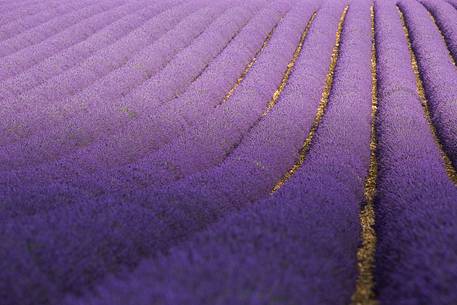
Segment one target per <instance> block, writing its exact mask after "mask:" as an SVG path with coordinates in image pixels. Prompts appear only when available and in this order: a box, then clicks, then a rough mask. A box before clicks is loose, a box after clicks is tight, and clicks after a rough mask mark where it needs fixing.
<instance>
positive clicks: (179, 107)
mask: <svg viewBox="0 0 457 305" xmlns="http://www.w3.org/2000/svg"><path fill="white" fill-rule="evenodd" d="M289 5H290V4H289V3H288V2H287V1H282V2H278V3H273V4H272V5H271V6H270V7H267V8H266V9H264V10H263V11H262V12H260V13H259V14H258V15H257V16H256V17H254V18H253V19H252V20H251V22H250V23H249V24H248V25H247V26H246V27H244V28H243V30H242V31H241V32H240V33H239V34H238V35H237V36H236V37H235V39H234V40H233V41H232V42H231V43H230V44H229V45H228V46H227V47H226V48H225V49H224V50H223V51H222V52H221V53H220V54H219V55H218V56H217V57H216V58H215V59H214V61H212V62H211V63H210V64H209V65H208V67H207V68H205V70H204V71H203V73H202V74H201V75H200V76H199V77H198V78H197V79H195V80H194V81H193V82H192V83H191V84H190V85H189V86H188V87H187V88H186V89H185V91H184V92H183V93H182V94H181V95H180V96H178V97H176V98H174V99H171V100H170V101H167V102H165V103H164V104H163V105H162V106H160V107H158V109H157V110H156V111H150V112H145V115H142V113H141V112H138V113H139V115H138V116H137V117H136V118H135V119H134V120H132V121H131V122H129V124H126V125H125V127H123V128H122V129H120V130H116V131H115V133H114V134H109V133H104V134H101V137H99V138H98V139H97V141H96V143H95V144H94V145H91V146H90V147H88V148H85V149H84V150H80V151H78V152H77V153H76V154H75V155H76V158H78V159H90V160H91V161H90V162H91V163H97V161H96V160H92V159H96V158H97V159H100V162H101V163H100V164H99V165H98V167H99V168H102V166H103V165H104V164H105V163H106V161H107V160H108V159H110V160H111V161H110V163H109V166H113V165H119V164H125V163H127V162H132V161H133V160H136V159H138V158H139V157H142V156H144V155H145V154H147V153H149V152H150V151H151V150H156V149H158V148H160V147H162V146H164V145H165V144H167V143H170V142H171V141H173V140H174V139H175V138H176V137H177V136H179V135H180V134H182V132H183V130H182V128H181V126H180V123H179V121H183V120H185V121H186V122H187V123H188V124H189V125H188V126H187V128H190V127H191V126H192V125H198V124H193V123H195V122H198V121H201V120H202V119H203V118H204V117H205V116H207V115H208V114H210V113H212V112H213V111H214V107H215V106H217V105H218V104H219V103H220V102H222V101H223V98H224V94H226V93H227V92H228V91H229V90H230V87H229V86H230V85H233V84H234V83H235V82H236V81H237V79H236V77H237V76H239V75H240V74H241V73H242V72H240V70H242V68H243V67H244V66H245V65H246V64H248V62H249V59H251V58H252V56H254V53H255V52H256V49H255V47H257V48H261V45H262V41H264V39H265V38H266V36H267V35H274V32H275V31H274V30H275V29H276V25H277V24H278V22H279V19H280V18H281V17H282V16H283V15H284V14H285V13H286V12H287V11H288V9H289ZM272 29H273V30H272ZM269 31H271V32H270V33H269ZM268 42H269V41H268ZM265 47H268V44H267V45H265ZM263 50H264V49H262V50H261V51H262V52H261V53H259V54H258V55H260V56H262V53H263ZM240 55H241V56H240ZM256 60H257V59H256ZM235 61H236V63H235ZM253 67H255V63H254V66H253ZM229 73H231V75H230V74H229ZM248 73H250V71H249V72H248ZM243 82H244V79H243ZM205 97H208V98H205ZM171 114H173V115H171ZM184 118H185V119H184ZM73 157H74V156H73Z"/></svg>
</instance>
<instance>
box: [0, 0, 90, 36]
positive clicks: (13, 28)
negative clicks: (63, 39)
mask: <svg viewBox="0 0 457 305" xmlns="http://www.w3.org/2000/svg"><path fill="white" fill-rule="evenodd" d="M88 4H90V2H89V1H78V2H70V3H64V4H61V5H49V6H48V7H47V8H46V9H44V10H41V11H38V13H36V14H32V15H29V16H26V17H24V18H20V19H19V20H15V21H13V22H9V23H7V24H5V25H2V26H0V41H1V40H5V39H9V38H11V37H13V36H15V35H18V34H20V33H22V32H24V31H26V30H29V29H31V28H33V27H36V26H39V25H41V24H43V23H46V22H48V21H50V20H53V19H54V18H57V17H58V16H60V15H63V14H67V13H70V12H72V11H76V10H78V9H81V8H83V7H85V6H87V5H88Z"/></svg>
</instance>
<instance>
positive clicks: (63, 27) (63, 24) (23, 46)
mask: <svg viewBox="0 0 457 305" xmlns="http://www.w3.org/2000/svg"><path fill="white" fill-rule="evenodd" d="M122 7H123V6H122V5H121V3H120V2H119V1H118V2H116V1H111V0H109V1H108V0H106V1H102V2H101V3H100V4H94V5H90V6H88V7H84V8H82V9H79V10H77V11H75V12H73V13H69V14H66V15H64V16H60V17H58V18H56V19H55V20H51V21H49V22H48V23H45V24H42V25H41V26H38V27H36V28H33V29H31V30H29V31H26V32H24V33H22V34H20V35H17V36H14V37H11V38H10V39H7V40H4V41H2V42H0V56H1V57H2V60H1V62H0V64H1V67H2V70H3V71H4V73H2V75H1V78H0V79H1V80H3V79H6V78H8V77H11V76H12V75H15V74H14V73H16V74H17V73H19V72H20V71H22V70H21V69H25V68H26V63H27V62H25V63H21V61H20V60H21V56H25V55H26V56H32V55H34V54H33V53H30V51H29V50H34V49H36V50H37V51H39V50H40V47H41V48H45V47H46V46H47V45H49V44H50V43H58V42H59V41H58V40H56V39H59V38H60V39H62V38H65V33H67V34H66V35H67V36H69V33H72V32H70V31H71V30H72V29H75V28H76V29H78V30H80V28H81V26H82V25H83V26H87V25H89V24H86V23H87V22H90V21H91V20H94V19H97V18H98V17H99V15H100V14H102V16H103V15H106V14H107V12H110V13H112V10H115V9H119V8H122ZM108 16H109V15H108ZM111 17H114V16H111ZM91 18H92V19H91ZM88 20H89V21H88ZM102 20H103V19H102ZM107 21H110V20H109V19H108V20H107ZM62 36H63V37H62ZM87 36H89V34H87ZM80 39H81V38H80ZM63 46H65V45H63ZM27 51H29V53H27ZM50 54H52V53H50ZM37 55H38V54H36V55H35V56H37ZM43 58H45V57H43ZM31 59H35V58H34V57H33V56H32V57H31ZM39 59H40V57H38V58H37V59H35V60H36V61H38V60H39ZM14 62H16V64H17V65H18V67H17V70H18V71H15V70H14V69H13V68H14V67H11V65H12V64H13V63H14ZM8 63H9V65H8ZM22 65H24V66H25V67H22Z"/></svg>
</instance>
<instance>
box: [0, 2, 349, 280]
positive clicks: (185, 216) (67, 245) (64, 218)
mask: <svg viewBox="0 0 457 305" xmlns="http://www.w3.org/2000/svg"><path fill="white" fill-rule="evenodd" d="M335 6H336V8H338V7H339V8H340V9H341V6H338V5H335ZM197 191H198V189H197ZM201 195H202V194H201V193H198V192H195V194H193V193H192V192H191V190H189V193H187V194H183V193H182V192H181V193H179V192H175V191H174V189H169V190H168V192H167V191H164V192H162V193H155V194H154V195H150V197H149V198H142V199H141V202H139V203H141V204H143V205H145V206H146V207H148V209H150V210H151V211H152V212H153V213H154V215H157V216H158V217H160V222H159V221H157V220H156V221H152V220H150V221H149V222H147V225H148V226H149V227H150V228H151V230H153V231H152V232H151V231H147V234H146V236H147V240H148V241H150V242H155V244H154V247H151V248H150V249H149V251H150V252H148V254H153V253H158V252H160V251H161V250H165V249H167V248H169V247H170V246H171V245H174V244H176V243H178V242H179V241H181V240H182V239H183V238H184V237H186V236H189V235H190V234H192V233H193V232H197V231H199V230H201V229H203V228H205V227H206V226H207V225H208V223H211V222H214V221H216V220H217V219H218V218H219V217H221V216H222V215H223V214H225V213H228V212H230V211H236V209H237V208H238V207H240V205H234V204H227V202H223V201H221V200H220V199H221V198H220V197H219V196H216V197H212V198H211V197H207V198H205V199H203V198H202V196H201ZM121 206H122V205H119V204H116V203H115V202H102V203H100V204H96V203H92V202H90V203H81V204H79V205H78V206H77V207H75V206H74V207H72V208H71V209H70V208H68V207H62V208H60V209H56V210H54V211H52V212H50V213H49V214H48V216H47V217H28V218H23V219H20V221H16V222H15V223H14V224H13V223H11V224H10V226H11V227H10V228H9V231H10V232H17V229H16V226H18V227H20V228H27V227H31V228H33V230H31V231H33V232H34V233H33V235H34V236H38V237H39V236H43V237H42V238H43V239H39V238H38V237H37V239H39V240H48V241H49V240H50V239H52V238H51V237H50V236H52V235H54V234H56V232H59V231H60V230H59V229H57V228H59V227H63V228H68V229H71V231H65V232H73V237H75V236H76V235H78V234H81V236H87V235H88V234H87V233H85V232H81V231H80V229H79V228H81V229H82V228H85V229H86V230H88V231H89V232H92V234H90V236H87V238H90V239H92V238H94V239H97V240H98V239H102V238H103V237H105V235H104V234H103V233H102V232H103V229H102V228H103V225H105V226H106V222H105V221H102V219H103V218H104V217H108V216H106V215H110V213H108V212H107V211H105V209H106V208H108V209H119V207H121ZM131 206H132V205H130V204H129V205H128V207H131ZM128 210H130V209H127V210H126V211H128ZM126 211H125V212H126ZM125 212H124V213H125ZM143 213H144V214H146V213H145V212H143ZM82 214H85V215H92V216H90V217H88V216H81V215H82ZM75 215H76V216H75ZM93 215H98V216H97V217H95V216H93ZM119 216H120V215H119V214H117V215H116V217H118V218H119ZM68 217H71V218H73V217H74V218H75V219H77V220H75V221H73V220H72V219H68ZM39 219H45V220H43V224H41V223H40V222H39ZM91 219H92V221H91ZM123 219H125V218H123ZM131 221H134V220H133V219H132V220H131ZM46 222H48V224H46ZM59 223H60V224H59ZM73 223H79V224H83V225H73ZM137 223H142V224H143V222H142V221H138V222H137ZM24 224H26V225H24ZM99 224H100V225H99ZM93 225H96V226H97V230H93V227H92V226H93ZM68 226H70V228H69V227H68ZM122 227H123V228H125V230H127V231H126V233H124V234H127V233H128V232H129V230H133V229H130V228H131V226H128V225H125V226H122ZM143 230H145V229H143ZM26 231H29V230H28V229H27V230H26ZM3 232H5V230H3ZM78 232H81V233H78ZM130 232H131V231H130ZM7 233H8V232H6V233H4V235H7ZM62 234H63V235H67V234H68V233H62ZM99 234H100V235H101V236H102V237H99ZM130 234H131V235H128V236H129V238H122V239H119V240H120V241H123V242H125V241H131V240H138V239H137V238H140V237H136V236H135V235H134V234H132V233H130ZM24 235H26V236H30V235H31V234H30V232H26V233H24ZM123 236H125V235H123ZM77 239H78V238H75V239H74V240H75V241H76V240H77ZM34 240H35V238H34ZM56 240H57V241H58V242H62V244H59V245H58V246H57V247H55V246H56V245H55V244H54V242H50V244H51V245H50V246H48V245H47V244H46V243H39V244H38V243H34V242H33V240H32V241H30V240H29V244H33V245H37V246H36V248H37V249H40V250H42V251H43V252H41V251H37V252H39V254H41V255H39V258H43V260H44V262H42V264H43V265H45V266H46V264H51V265H53V266H55V269H53V270H56V271H54V272H56V273H57V274H59V276H60V277H59V278H60V279H64V280H65V279H66V278H68V277H73V276H74V277H75V278H80V274H79V271H78V270H75V273H73V272H71V273H69V272H68V266H75V265H78V266H80V267H82V266H85V267H86V268H95V270H99V268H103V267H104V266H106V265H104V264H106V263H105V260H97V261H96V262H97V263H96V264H94V265H92V266H90V265H89V266H88V264H87V263H84V262H81V261H80V258H79V257H78V253H84V257H85V258H87V261H89V262H90V261H92V260H95V259H96V258H97V253H99V252H100V251H101V250H100V248H99V246H101V247H103V246H104V245H106V243H105V244H103V245H101V244H100V243H92V242H90V243H88V244H89V245H91V247H87V249H81V247H82V248H84V246H82V243H81V241H79V242H78V243H76V242H74V243H71V241H70V240H68V239H65V238H61V237H57V238H56ZM109 242H110V241H108V242H107V243H109ZM13 243H18V244H19V245H20V244H21V243H22V241H21V238H15V239H14V241H13ZM84 244H85V243H84ZM94 245H95V246H94ZM108 246H109V247H112V245H108ZM16 247H20V246H17V245H12V246H10V247H9V248H10V249H14V248H16ZM74 247H79V249H80V250H78V249H77V248H74ZM123 247H124V249H127V250H128V249H130V248H129V247H127V246H123ZM56 249H61V250H56ZM63 249H66V250H63ZM60 251H64V253H71V254H74V256H66V261H65V264H58V265H56V264H54V262H55V260H56V258H58V257H61V255H59V254H60ZM79 251H81V252H79ZM105 251H108V250H105ZM11 252H13V251H11ZM44 252H45V253H44ZM109 253H110V254H111V255H112V257H114V258H113V259H117V257H118V255H119V253H118V252H115V251H109ZM14 256H15V255H14V253H13V254H12V257H14ZM61 259H62V258H61ZM5 260H6V261H7V262H8V264H7V266H14V268H18V267H17V266H18V264H19V265H20V264H21V263H23V262H27V263H28V264H29V265H28V266H21V267H20V268H24V269H26V270H33V266H32V265H33V261H32V260H30V259H26V258H25V259H24V260H23V262H19V263H18V262H17V261H18V260H17V261H14V262H11V258H10V257H7V258H6V259H5ZM73 270H74V269H73ZM92 270H94V269H92ZM86 273H87V269H86ZM36 278H37V279H38V280H41V279H39V277H36ZM4 282H7V281H4ZM44 283H45V282H44ZM64 283H65V281H64Z"/></svg>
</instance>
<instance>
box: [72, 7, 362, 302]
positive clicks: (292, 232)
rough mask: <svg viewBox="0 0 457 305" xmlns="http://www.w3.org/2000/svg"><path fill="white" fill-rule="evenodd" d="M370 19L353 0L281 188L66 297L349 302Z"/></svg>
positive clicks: (357, 234)
mask: <svg viewBox="0 0 457 305" xmlns="http://www.w3.org/2000/svg"><path fill="white" fill-rule="evenodd" d="M369 25H370V8H369V3H363V2H352V3H351V7H350V9H349V13H348V15H347V21H346V23H345V29H344V31H343V34H342V44H341V55H340V57H339V59H338V67H337V70H336V72H335V81H334V88H333V90H332V92H331V96H330V101H329V104H328V105H329V106H328V109H327V111H326V114H325V116H324V121H323V122H322V124H321V125H320V126H319V129H317V133H316V138H315V141H314V143H315V144H314V145H313V147H312V149H311V151H310V154H309V156H308V158H307V160H306V162H305V163H304V165H303V166H304V167H303V168H302V169H300V170H299V171H298V172H297V173H296V176H295V177H293V178H292V179H291V180H290V181H289V182H288V183H286V184H285V186H284V187H283V188H282V189H280V190H279V191H278V192H277V193H275V195H273V197H271V198H270V199H267V200H264V201H261V202H258V203H255V204H254V205H252V206H250V207H247V208H246V209H245V210H243V211H242V212H240V213H238V214H236V215H231V216H228V217H226V218H224V219H223V220H221V221H220V222H219V223H218V224H216V225H214V226H210V227H209V228H208V230H206V231H205V232H204V233H201V234H199V235H198V236H197V237H196V238H193V239H191V240H190V241H189V242H186V243H185V244H184V245H182V246H179V247H177V248H173V249H172V250H171V251H170V254H169V255H167V256H159V257H158V258H156V259H154V260H148V261H145V262H143V263H142V264H141V265H140V266H139V268H138V269H137V270H136V271H134V272H133V273H131V274H130V275H127V276H122V279H110V280H109V281H106V282H104V284H103V285H101V286H99V287H98V288H97V289H96V295H97V296H95V297H93V298H84V299H80V300H77V299H74V300H70V301H68V302H67V303H66V304H91V305H94V304H126V305H128V304H138V305H141V304H149V303H150V302H151V301H152V300H155V301H158V302H161V304H264V303H268V302H272V301H273V300H274V301H275V302H278V303H280V304H298V303H300V302H301V300H303V299H306V300H307V304H337V303H349V301H350V297H351V293H352V291H353V287H354V285H355V276H356V274H355V270H356V268H355V266H356V259H355V253H356V250H357V246H358V236H359V225H358V211H359V207H358V204H359V203H360V202H361V201H362V200H363V181H361V180H360V179H359V177H363V176H365V175H366V172H367V168H368V162H369V143H370V124H371V105H370V103H369V101H370V97H371V90H370V89H371V82H370V79H371V71H370V67H371V65H370V60H371V44H370V40H371V31H370V26H369ZM360 29H363V30H362V31H360ZM360 79H363V80H364V81H362V82H360V81H359V80H360ZM353 107H357V109H360V113H354V111H353ZM354 131H356V132H357V134H358V135H361V137H360V138H356V137H353V132H354ZM335 139H338V140H337V142H336V143H335V142H334V140H335ZM341 144H343V145H342V146H341ZM360 147H364V149H360ZM340 157H341V158H342V159H340ZM321 183H322V184H321ZM323 185H325V188H323V187H322V186H323ZM183 198H184V197H183ZM216 202H217V201H216ZM212 204H213V203H212ZM284 236H287V239H284ZM336 253H338V255H336ZM152 283H154V285H151V284H152ZM115 287H116V288H115ZM146 287H147V289H144V288H146ZM222 287H223V288H222ZM114 288H115V289H114ZM226 289H227V290H228V291H237V292H239V291H243V293H230V294H225V293H223V292H222V291H225V290H226ZM140 290H141V291H143V293H138V292H139V291H140Z"/></svg>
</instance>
